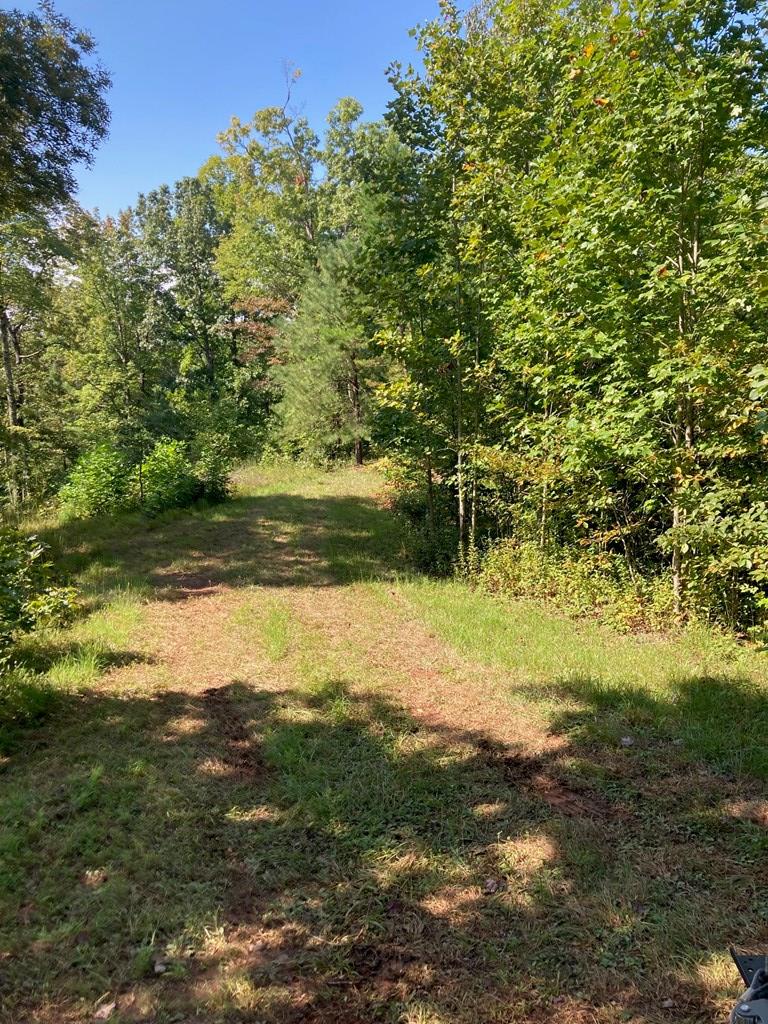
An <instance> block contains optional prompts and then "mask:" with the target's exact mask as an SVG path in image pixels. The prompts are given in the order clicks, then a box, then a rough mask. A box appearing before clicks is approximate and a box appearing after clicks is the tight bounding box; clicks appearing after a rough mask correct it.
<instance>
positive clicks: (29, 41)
mask: <svg viewBox="0 0 768 1024" xmlns="http://www.w3.org/2000/svg"><path fill="white" fill-rule="evenodd" d="M93 53H94V43H93V40H92V39H91V38H90V36H88V35H87V34H86V33H85V32H82V31H80V30H79V29H76V28H75V27H74V26H73V25H72V23H71V22H70V21H68V20H67V19H66V18H64V17H62V16H61V15H59V14H57V13H56V11H55V10H54V8H53V5H52V4H51V3H42V4H41V6H40V9H39V12H37V13H33V14H23V13H21V12H20V11H0V92H1V93H2V102H0V138H2V144H0V218H5V217H8V216H12V215H13V214H14V213H22V212H30V211H34V210H39V209H41V208H45V209H50V208H52V207H55V206H57V205H59V204H61V203H64V202H66V201H67V200H68V199H69V198H70V196H71V195H72V193H73V192H74V189H75V179H74V174H73V168H74V166H75V165H76V164H78V163H83V162H85V163H87V162H89V161H90V160H91V158H92V156H93V151H94V148H95V147H96V145H97V144H98V143H99V142H100V141H101V139H102V138H103V137H104V135H105V134H106V132H107V127H108V124H109V108H108V107H107V104H106V102H105V100H104V93H105V91H106V89H107V88H108V86H109V84H110V81H109V76H108V75H107V74H106V73H105V72H104V71H103V69H102V68H100V67H99V66H98V65H97V64H93V63H89V61H91V59H92V56H93Z"/></svg>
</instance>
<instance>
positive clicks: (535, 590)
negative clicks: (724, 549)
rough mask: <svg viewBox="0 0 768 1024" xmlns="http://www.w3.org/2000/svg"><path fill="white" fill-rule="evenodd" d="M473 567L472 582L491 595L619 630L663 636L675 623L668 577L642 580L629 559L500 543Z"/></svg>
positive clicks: (661, 575) (487, 551)
mask: <svg viewBox="0 0 768 1024" xmlns="http://www.w3.org/2000/svg"><path fill="white" fill-rule="evenodd" d="M470 566H471V568H470V578H471V579H472V580H474V581H475V582H476V583H477V584H478V585H480V586H481V587H483V588H484V589H486V590H488V591H490V592H491V593H501V594H506V595H508V596H511V597H526V598H533V599H536V600H539V601H544V602H545V603H548V604H552V605H554V606H555V607H557V608H558V609H559V610H560V611H563V612H565V613H566V614H568V615H574V616H594V617H596V618H599V619H600V620H601V621H603V622H606V623H609V624H610V625H613V626H615V627H617V628H619V629H647V630H663V629H666V628H668V627H669V625H670V622H671V621H673V619H674V607H673V601H672V585H671V581H670V579H669V576H668V575H667V574H657V575H653V576H640V575H638V574H637V573H633V572H632V571H631V570H630V568H629V565H628V563H627V560H626V559H625V558H623V557H622V556H621V555H618V554H612V553H610V552H607V551H597V552H596V551H584V550H574V549H571V548H565V547H559V548H549V549H546V548H541V547H540V546H539V545H538V544H537V543H535V542H533V541H527V542H525V541H524V542H519V541H516V540H501V541H497V542H495V543H492V544H491V545H489V546H488V548H487V549H486V550H485V551H484V552H482V553H480V554H479V556H478V557H477V558H476V559H475V562H474V566H472V563H471V562H470Z"/></svg>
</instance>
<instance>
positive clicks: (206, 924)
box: [0, 678, 768, 1024]
mask: <svg viewBox="0 0 768 1024" xmlns="http://www.w3.org/2000/svg"><path fill="white" fill-rule="evenodd" d="M582 699H583V701H584V705H585V707H587V706H589V703H590V700H591V699H592V698H590V697H589V695H586V696H584V695H582ZM70 704H71V706H70V707H69V708H65V709H63V710H64V713H63V714H62V715H61V716H60V717H59V719H58V720H57V724H56V726H55V728H54V727H53V726H52V725H51V726H49V727H46V728H45V729H43V730H41V736H40V740H41V743H40V745H39V746H38V748H37V749H36V750H35V751H34V753H33V755H32V756H31V757H29V758H27V759H25V760H24V761H21V760H19V762H18V763H12V764H10V765H9V766H7V768H6V772H5V777H4V783H5V786H4V793H3V797H2V802H1V803H0V813H1V814H2V821H3V822H4V824H5V826H6V830H7V831H6V839H5V840H4V852H5V857H4V861H3V872H2V875H1V876H0V880H1V881H2V890H3V897H2V899H3V914H2V920H3V921H4V922H5V924H4V926H3V928H2V933H1V934H2V938H3V947H4V952H3V961H2V962H3V971H2V975H0V986H1V987H0V992H2V994H3V996H4V1009H3V1011H2V1012H0V1019H4V1020H8V1021H10V1020H15V1021H18V1020H26V1019H29V1020H35V1021H47V1020H51V1021H53V1020H64V1019H67V1020H70V1019H71V1020H80V1019H90V1018H91V1017H92V1015H93V1012H94V1006H95V1002H96V1001H97V1000H98V999H99V998H100V997H102V996H104V993H108V997H105V1000H104V1001H105V1002H109V1001H114V1002H115V1003H116V1009H115V1014H114V1019H115V1020H119V1021H127V1020H144V1021H148V1020H152V1021H158V1022H165V1021H171V1020H192V1019H194V1020H195V1021H207V1022H210V1024H213V1022H243V1024H245V1022H246V1021H248V1022H253V1021H256V1020H258V1021H265V1022H293V1021H305V1022H310V1021H313V1022H317V1024H320V1022H327V1024H330V1022H349V1024H352V1022H361V1021H382V1022H385V1021H395V1020H424V1021H429V1020H435V1021H457V1022H458V1021H461V1022H467V1024H469V1022H470V1021H472V1022H486V1021H487V1022H491V1021H501V1020H504V1021H527V1020H530V1019H533V1018H534V1017H540V1016H542V1015H543V1016H544V1018H545V1019H557V1020H566V1021H577V1020H584V1021H586V1020H605V1021H612V1020H616V1021H619V1020H626V1019H632V1020H637V1021H640V1020H647V1021H653V1020H659V1021H660V1020H662V1019H664V1020H670V1019H673V1020H678V1021H687V1020H690V1021H693V1020H699V1019H703V1018H704V1016H708V1017H709V1018H712V1017H713V1016H714V1015H715V1013H716V1012H719V1011H720V1010H721V1009H722V1007H721V1006H720V1005H718V1004H714V1003H712V1001H711V991H712V987H711V985H707V984H705V982H704V980H703V979H699V978H698V975H697V970H699V971H701V970H704V969H706V965H707V963H708V961H709V959H710V958H711V957H712V956H713V955H714V954H716V953H719V952H721V951H722V950H724V949H725V948H726V946H727V943H728V941H729V940H730V939H732V938H733V932H734V919H733V916H732V915H731V916H729V915H728V913H727V912H726V911H728V910H732V911H733V913H737V916H738V931H739V936H740V937H741V938H744V937H746V936H749V937H750V938H752V937H754V939H755V941H756V942H757V941H758V940H759V938H760V936H761V934H762V936H763V937H766V936H765V920H764V916H763V909H762V904H761V903H760V889H761V877H760V873H759V871H758V870H757V867H758V865H759V864H760V863H761V860H760V858H761V857H762V858H764V857H765V855H766V852H768V850H767V848H766V845H765V842H764V833H758V832H757V831H755V826H754V825H752V824H749V823H745V822H743V821H739V820H738V819H735V818H730V819H725V818H724V817H723V815H722V813H721V811H722V807H721V805H720V804H717V805H713V804H712V803H711V800H710V797H711V794H709V795H708V796H707V795H705V796H703V797H695V792H692V793H687V795H686V797H685V799H683V800H682V802H681V801H680V799H677V800H672V801H669V802H667V803H665V802H664V801H659V800H658V799H656V800H654V802H653V803H652V804H651V803H647V802H646V801H647V798H648V795H649V793H650V792H651V791H652V788H653V785H652V784H653V780H651V782H650V783H648V785H650V786H651V789H650V790H644V789H643V786H642V784H641V783H642V780H643V778H644V776H643V773H642V764H637V763H635V762H636V758H637V755H638V751H637V749H635V748H632V749H630V750H628V751H627V750H620V751H618V752H616V751H612V750H609V749H608V748H607V747H605V745H603V746H600V745H599V744H597V743H596V741H595V739H594V737H589V736H581V735H579V734H578V729H579V728H581V726H580V725H578V723H575V722H570V723H567V722H566V721H565V719H564V720H563V722H562V725H563V727H566V725H568V728H569V729H570V730H571V732H570V733H569V736H570V737H571V739H570V741H569V743H568V744H567V745H566V746H564V747H561V748H558V749H556V750H554V751H553V752H551V753H549V754H545V755H542V756H540V757H538V758H536V759H530V758H527V757H526V756H525V753H524V751H522V750H518V749H516V748H513V747H512V748H511V747H501V746H500V745H498V744H496V743H494V742H493V741H492V740H491V739H490V738H489V737H488V736H485V735H483V734H482V733H477V732H469V731H467V732H462V731H461V730H456V729H452V730H445V729H442V728H441V727H439V726H435V725H433V724H430V725H427V724H426V723H424V722H422V721H419V720H417V719H414V718H413V717H411V716H410V715H408V714H406V713H405V712H404V711H403V710H402V709H401V708H399V707H397V706H395V705H394V704H392V703H391V702H390V701H389V700H388V699H387V698H386V697H384V696H381V695H368V696H359V695H355V694H353V693H352V692H350V688H349V686H348V685H347V682H346V681H345V680H343V679H338V678H334V679H329V680H326V681H325V682H324V683H323V684H322V685H319V686H316V687H315V688H314V689H312V690H309V691H304V692H297V691H295V690H292V691H286V690H282V689H280V688H279V687H276V688H275V689H272V690H255V689H254V688H252V687H250V686H248V685H247V684H245V683H240V682H237V681H234V682H232V683H231V684H230V685H227V686H224V687H220V688H213V689H209V690H206V691H203V692H200V693H195V694H189V693H181V692H174V691H167V692H163V693H159V694H157V695H156V696H154V697H152V698H145V697H137V696H136V695H126V697H125V699H122V698H120V697H119V696H116V695H114V694H111V695H104V694H90V695H87V696H80V697H77V698H74V697H73V698H70ZM595 713H596V714H599V713H600V711H599V709H598V708H597V707H595ZM574 730H575V731H574ZM672 750H673V754H672V755H670V756H677V748H672ZM586 754H589V760H586V759H584V758H585V755H586ZM620 758H624V760H623V761H621V760H620ZM678 797H679V794H678ZM761 843H762V845H761ZM750 844H751V845H750ZM762 863H763V864H764V863H765V861H764V859H763V861H762ZM761 929H762V932H761ZM691 950H694V951H695V952H694V953H693V954H692V953H691ZM684 960H685V962H684ZM681 977H687V979H688V980H687V981H685V982H681V980H680V979H681ZM670 997H671V998H672V1000H673V1003H674V1005H673V1006H672V1007H671V1008H670V1007H667V1008H662V1003H663V1002H664V1001H665V1000H667V999H668V998H670ZM3 1015H4V1016H3Z"/></svg>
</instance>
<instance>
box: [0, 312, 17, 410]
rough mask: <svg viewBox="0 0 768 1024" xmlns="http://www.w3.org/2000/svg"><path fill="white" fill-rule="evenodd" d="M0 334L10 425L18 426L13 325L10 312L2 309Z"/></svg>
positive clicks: (0, 313)
mask: <svg viewBox="0 0 768 1024" xmlns="http://www.w3.org/2000/svg"><path fill="white" fill-rule="evenodd" d="M0 336H2V346H3V370H4V371H5V396H6V407H7V411H8V426H9V427H11V429H13V427H18V425H19V406H18V400H17V397H16V381H15V377H14V370H13V363H14V360H13V353H12V351H11V325H10V324H9V322H8V313H7V311H6V310H4V309H0Z"/></svg>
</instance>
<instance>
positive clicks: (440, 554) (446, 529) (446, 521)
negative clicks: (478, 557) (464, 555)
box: [384, 462, 459, 576]
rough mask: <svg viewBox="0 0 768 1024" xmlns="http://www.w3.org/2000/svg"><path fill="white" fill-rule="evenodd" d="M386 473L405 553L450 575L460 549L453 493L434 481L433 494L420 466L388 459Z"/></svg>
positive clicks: (414, 561)
mask: <svg viewBox="0 0 768 1024" xmlns="http://www.w3.org/2000/svg"><path fill="white" fill-rule="evenodd" d="M384 474H385V477H386V481H387V488H388V496H389V505H390V508H391V510H392V511H393V512H394V514H395V515H396V516H397V517H398V518H399V519H400V522H401V523H402V526H403V544H404V547H405V554H406V557H407V558H408V560H409V561H410V562H411V564H412V565H413V566H414V567H415V568H417V569H419V570H420V571H422V572H426V573H429V574H430V575H432V576H445V575H448V574H449V573H450V572H451V571H452V569H453V567H454V564H455V562H456V558H457V556H458V553H459V533H458V529H457V527H456V521H455V517H454V514H453V507H452V502H451V495H450V494H449V493H447V492H446V489H445V487H443V486H440V485H439V484H438V483H437V482H435V484H434V486H433V488H432V494H431V496H430V494H429V492H428V488H427V484H426V478H425V475H424V472H423V469H422V468H421V467H419V466H404V465H402V464H398V463H393V462H387V463H385V465H384Z"/></svg>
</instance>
